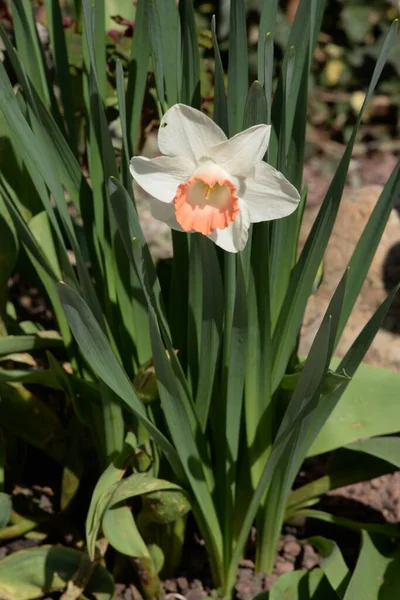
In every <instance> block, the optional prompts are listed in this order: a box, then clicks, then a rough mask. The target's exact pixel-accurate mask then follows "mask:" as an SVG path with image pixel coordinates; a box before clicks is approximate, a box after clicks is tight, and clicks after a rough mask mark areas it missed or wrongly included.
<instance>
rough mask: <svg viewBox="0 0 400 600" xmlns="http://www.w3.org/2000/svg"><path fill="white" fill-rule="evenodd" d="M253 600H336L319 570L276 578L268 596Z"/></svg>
mask: <svg viewBox="0 0 400 600" xmlns="http://www.w3.org/2000/svg"><path fill="white" fill-rule="evenodd" d="M254 600H337V596H336V594H335V592H334V591H333V590H332V588H331V587H330V585H329V583H328V581H327V579H326V577H325V576H324V572H323V570H322V569H320V568H318V567H317V568H316V569H313V570H312V571H307V570H306V569H302V570H301V571H293V572H292V573H284V574H283V575H281V576H280V577H278V579H277V581H276V582H275V583H274V584H273V586H272V587H271V590H270V592H269V594H268V595H267V594H265V593H264V594H260V595H259V596H256V598H255V599H254Z"/></svg>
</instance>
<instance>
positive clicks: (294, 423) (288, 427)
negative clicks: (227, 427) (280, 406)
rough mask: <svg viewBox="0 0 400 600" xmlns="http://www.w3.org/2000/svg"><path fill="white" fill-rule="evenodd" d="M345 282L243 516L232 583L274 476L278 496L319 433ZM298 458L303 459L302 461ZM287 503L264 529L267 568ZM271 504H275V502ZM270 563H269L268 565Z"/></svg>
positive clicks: (288, 482)
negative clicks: (317, 419) (325, 380)
mask: <svg viewBox="0 0 400 600" xmlns="http://www.w3.org/2000/svg"><path fill="white" fill-rule="evenodd" d="M344 284H345V279H343V280H342V282H341V284H340V285H339V286H338V288H337V291H336V294H335V296H334V298H333V299H332V301H331V304H330V306H329V307H328V310H327V313H326V315H325V318H324V320H323V321H322V324H321V326H320V328H319V330H318V333H317V335H316V337H315V340H314V342H313V345H312V347H311V350H310V353H309V355H308V358H307V361H306V363H305V366H304V369H303V371H302V376H301V378H300V380H299V382H298V384H297V387H296V390H295V392H294V394H293V397H292V399H291V402H290V403H289V406H288V409H287V411H286V413H285V415H284V418H283V420H282V422H281V425H280V428H279V430H278V432H277V435H276V438H275V441H274V445H273V447H272V451H271V455H270V457H269V459H268V461H267V463H266V466H265V468H264V470H263V472H262V474H261V477H260V479H259V483H258V486H257V488H256V490H255V492H254V494H253V497H252V499H251V501H250V503H249V506H248V509H247V513H246V515H245V516H244V518H243V519H242V522H241V530H240V534H239V536H238V539H237V541H236V547H235V549H234V552H233V556H232V560H231V565H230V569H229V576H228V581H230V582H232V581H234V577H235V575H236V567H237V564H238V562H239V559H240V556H241V553H242V551H243V548H244V545H245V543H246V539H247V536H248V533H249V531H250V528H251V525H252V523H253V520H254V518H255V516H256V514H257V511H258V510H259V506H260V503H261V501H262V499H263V497H264V494H265V491H266V489H267V486H268V485H269V484H270V482H271V479H272V477H273V476H274V479H273V483H274V488H275V490H276V492H278V494H277V495H278V496H279V490H283V489H285V490H286V491H288V490H289V488H290V485H291V483H292V478H293V477H294V476H295V474H296V469H297V468H298V466H299V464H300V463H301V461H302V459H303V457H304V455H305V453H306V452H307V449H308V448H307V445H308V444H311V443H312V439H310V436H311V435H316V433H315V432H313V430H312V426H313V425H312V423H313V420H314V418H315V412H316V409H317V408H318V401H319V398H320V390H321V385H322V381H323V377H324V375H325V373H326V371H327V369H328V365H329V361H330V358H331V353H332V350H333V341H334V339H333V336H334V331H335V326H336V324H337V321H338V318H339V315H340V309H341V305H342V300H343V292H344ZM331 321H332V329H331ZM300 456H301V458H300ZM295 457H296V458H295ZM298 461H300V463H299V462H298ZM288 466H289V469H288ZM269 498H271V499H273V496H271V495H270V496H269ZM285 501H286V495H285ZM284 504H285V502H284V503H283V506H275V509H276V510H277V511H279V512H280V511H282V512H281V514H280V515H278V514H277V513H276V512H275V519H274V522H268V521H267V522H266V523H264V528H263V529H261V530H260V535H261V539H262V540H268V544H269V547H266V546H265V545H264V546H261V548H260V549H259V552H260V554H261V556H260V554H259V560H260V559H262V563H261V564H262V568H263V569H264V570H265V569H267V570H268V569H271V568H272V565H271V562H272V561H273V558H274V557H275V545H274V544H275V543H276V541H277V536H279V532H280V528H281V522H282V518H283V512H284ZM271 506H272V507H274V504H273V502H272V501H271ZM266 514H267V518H269V519H271V518H272V516H269V513H268V511H266ZM266 525H267V527H266ZM267 532H268V533H267ZM266 536H268V537H266ZM272 548H273V549H272ZM261 551H262V552H261ZM260 562H261V561H260ZM266 562H267V563H268V564H266Z"/></svg>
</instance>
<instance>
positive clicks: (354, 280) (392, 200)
mask: <svg viewBox="0 0 400 600" xmlns="http://www.w3.org/2000/svg"><path fill="white" fill-rule="evenodd" d="M399 194H400V161H399V162H398V163H397V165H396V167H395V169H394V170H393V172H392V174H391V176H390V178H389V180H388V182H387V183H386V185H385V187H384V188H383V191H382V193H381V195H380V197H379V199H378V201H377V203H376V205H375V207H374V210H373V211H372V213H371V216H370V218H369V219H368V222H367V225H366V226H365V229H364V231H363V233H362V235H361V237H360V239H359V241H358V243H357V246H356V248H355V250H354V252H353V255H352V257H351V259H350V262H349V268H350V272H349V277H348V285H347V288H346V296H345V299H344V305H343V313H342V317H341V320H340V324H339V328H338V331H337V334H336V335H337V337H336V340H337V341H339V339H340V336H341V334H342V332H343V329H344V327H345V326H346V323H347V320H348V318H349V316H350V313H351V311H352V310H353V307H354V304H355V302H356V299H357V296H358V294H359V292H360V290H361V287H362V284H363V282H364V280H365V278H366V276H367V273H368V270H369V267H370V265H371V263H372V260H373V258H374V255H375V252H376V249H377V247H378V244H379V242H380V239H381V237H382V234H383V231H384V229H385V226H386V223H387V221H388V219H389V216H390V213H391V210H392V209H393V207H394V206H395V205H396V202H397V200H398V197H399Z"/></svg>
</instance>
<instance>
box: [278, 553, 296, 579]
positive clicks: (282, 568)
mask: <svg viewBox="0 0 400 600" xmlns="http://www.w3.org/2000/svg"><path fill="white" fill-rule="evenodd" d="M278 558H281V560H280V561H279V562H278V560H277V561H276V565H275V571H276V573H277V574H278V575H283V574H284V573H291V572H292V571H294V564H293V563H291V562H289V561H288V560H285V559H284V558H283V557H278Z"/></svg>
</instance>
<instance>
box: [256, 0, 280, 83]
mask: <svg viewBox="0 0 400 600" xmlns="http://www.w3.org/2000/svg"><path fill="white" fill-rule="evenodd" d="M277 12H278V0H271V1H270V2H263V3H262V5H261V15H260V25H259V29H258V46H257V73H258V81H259V82H260V84H261V85H262V86H263V87H265V90H266V91H267V88H269V87H270V85H271V83H272V81H271V82H270V81H267V78H266V77H265V73H266V70H267V68H268V65H267V64H266V61H267V60H268V58H270V57H269V56H268V53H266V52H265V43H266V39H267V35H268V34H269V36H270V39H271V42H272V41H273V38H274V32H275V27H276V17H277ZM271 46H272V44H271ZM270 69H271V74H272V65H271V66H270ZM268 95H269V94H268Z"/></svg>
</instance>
